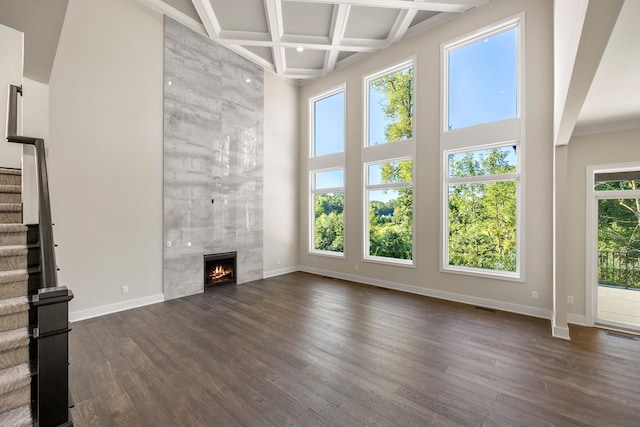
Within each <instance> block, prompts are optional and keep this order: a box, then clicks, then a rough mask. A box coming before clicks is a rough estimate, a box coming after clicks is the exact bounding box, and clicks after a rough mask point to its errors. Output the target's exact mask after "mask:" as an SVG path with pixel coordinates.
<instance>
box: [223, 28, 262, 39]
mask: <svg viewBox="0 0 640 427" xmlns="http://www.w3.org/2000/svg"><path fill="white" fill-rule="evenodd" d="M220 39H234V40H247V41H250V40H257V41H266V42H268V41H271V34H269V33H263V32H259V31H236V30H222V31H220Z"/></svg>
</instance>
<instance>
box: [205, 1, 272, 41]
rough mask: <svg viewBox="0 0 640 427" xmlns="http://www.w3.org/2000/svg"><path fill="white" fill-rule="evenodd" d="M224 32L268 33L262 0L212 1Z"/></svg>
mask: <svg viewBox="0 0 640 427" xmlns="http://www.w3.org/2000/svg"><path fill="white" fill-rule="evenodd" d="M210 1H211V6H213V11H214V13H215V15H216V17H217V18H218V22H219V23H220V26H221V27H222V29H223V30H233V31H251V32H262V33H264V32H267V31H269V27H268V26H267V19H266V14H265V9H264V2H263V1H262V0H210Z"/></svg>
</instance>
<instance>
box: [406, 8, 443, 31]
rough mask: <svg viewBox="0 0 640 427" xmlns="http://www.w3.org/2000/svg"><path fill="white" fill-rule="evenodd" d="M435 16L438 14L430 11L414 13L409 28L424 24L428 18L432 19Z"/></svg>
mask: <svg viewBox="0 0 640 427" xmlns="http://www.w3.org/2000/svg"><path fill="white" fill-rule="evenodd" d="M437 14H438V12H433V11H430V10H420V11H418V13H416V17H415V18H413V21H411V27H413V26H414V25H416V24H419V23H421V22H424V21H426V20H427V19H429V18H433V17H434V16H436V15H437Z"/></svg>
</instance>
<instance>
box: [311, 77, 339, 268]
mask: <svg viewBox="0 0 640 427" xmlns="http://www.w3.org/2000/svg"><path fill="white" fill-rule="evenodd" d="M340 92H342V93H343V94H344V105H343V117H344V120H343V123H344V126H343V130H342V132H343V140H344V147H343V151H342V152H338V153H331V154H325V155H321V156H315V155H314V154H315V103H316V102H317V101H320V100H322V99H325V98H328V97H330V96H333V95H336V94H338V93H340ZM308 108H309V145H308V149H309V154H308V156H307V177H308V178H307V180H308V187H307V194H308V197H309V203H308V205H307V208H308V214H307V219H308V228H307V231H308V242H309V243H308V245H307V253H308V254H309V255H319V256H328V257H331V258H345V257H346V255H345V254H346V250H347V238H346V235H347V234H346V233H347V221H346V215H347V192H346V179H347V167H346V166H347V165H346V145H347V138H346V137H347V120H346V117H347V84H346V83H342V84H340V85H338V86H334V87H332V88H330V89H328V90H325V91H322V92H319V93H317V94H315V95H312V96H310V97H309V99H308ZM334 170H342V171H343V182H342V187H334V188H323V189H316V188H315V180H314V177H315V174H316V173H322V172H330V171H334ZM325 193H334V194H335V193H342V194H343V195H344V200H343V225H342V233H343V237H344V241H343V246H342V252H333V251H325V250H320V249H315V196H316V195H317V194H325Z"/></svg>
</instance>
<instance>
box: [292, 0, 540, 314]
mask: <svg viewBox="0 0 640 427" xmlns="http://www.w3.org/2000/svg"><path fill="white" fill-rule="evenodd" d="M522 11H525V13H526V59H525V61H524V63H525V67H526V68H525V76H526V86H525V96H526V105H525V111H526V120H527V122H526V142H525V144H526V171H527V172H526V173H527V175H526V194H525V201H526V203H525V208H526V221H525V235H524V238H525V248H526V251H525V268H526V281H525V282H524V283H518V282H510V281H503V280H494V279H487V278H478V277H471V276H463V275H459V274H450V273H441V272H440V271H439V266H438V257H439V250H440V246H441V244H440V234H439V206H440V202H439V200H440V185H439V183H440V171H439V168H440V164H439V163H440V162H439V157H440V151H439V137H440V135H439V125H440V123H441V121H440V64H441V60H440V45H441V43H444V42H447V41H449V40H452V39H454V38H457V37H460V36H462V35H465V34H467V33H469V32H471V31H474V30H477V29H480V28H482V27H484V26H487V25H491V24H492V23H495V22H497V21H499V20H501V19H504V18H508V17H511V16H514V15H516V14H518V13H520V12H522ZM552 29H553V1H552V0H544V1H540V0H496V1H493V2H491V3H489V4H487V5H484V6H482V7H481V8H478V9H475V10H473V11H472V12H469V13H467V14H465V15H462V16H460V17H458V18H456V19H455V20H453V21H450V22H448V23H446V24H443V25H442V26H440V27H437V28H436V29H434V30H432V31H430V32H427V33H424V34H422V35H419V36H417V37H415V38H412V39H410V40H406V41H404V42H401V43H398V44H397V45H394V46H392V47H390V48H388V49H386V50H384V51H382V52H380V53H378V54H375V55H372V56H371V57H369V58H367V59H365V60H362V61H360V62H358V63H355V64H353V65H351V66H350V67H347V68H345V69H342V70H339V71H337V72H335V73H332V74H330V75H328V76H326V77H324V78H321V79H319V80H316V81H314V82H312V83H309V84H308V85H305V86H304V87H302V88H301V91H300V119H301V120H300V141H301V143H300V164H301V165H305V164H306V161H307V157H308V144H307V141H308V134H309V129H308V120H307V117H308V115H309V108H308V98H309V97H310V96H312V95H314V94H317V93H320V92H322V91H325V90H328V89H330V88H334V87H336V86H337V85H339V84H341V83H344V82H346V84H347V94H346V103H347V105H346V109H347V118H346V123H347V125H346V126H347V129H346V144H347V148H346V151H347V152H346V154H347V170H346V197H347V200H346V202H345V206H346V234H347V235H346V259H333V258H329V257H322V256H314V255H309V254H308V253H307V248H308V247H309V246H308V230H307V221H305V219H306V218H307V215H308V203H307V202H308V200H309V199H308V197H309V196H308V194H307V191H306V188H307V186H306V185H304V184H302V185H301V186H300V187H301V189H300V210H299V212H300V219H301V220H300V243H299V244H300V253H301V256H300V265H301V267H302V269H304V270H307V271H312V272H318V273H321V274H329V275H334V276H339V277H345V278H350V279H353V280H360V281H363V282H366V283H374V284H378V285H382V286H389V287H395V288H399V289H404V290H408V291H411V292H416V293H422V294H427V295H434V296H437V297H443V298H448V299H454V300H459V301H464V302H470V303H475V304H482V305H489V306H494V307H497V308H502V309H506V310H510V311H515V312H522V313H527V314H531V315H535V316H541V317H550V316H551V308H552V175H553V169H552V167H553V165H552V148H553V141H552V138H553V34H552V33H553V31H552ZM412 55H417V67H416V87H417V92H418V96H417V99H416V104H415V108H416V114H417V117H416V118H415V120H416V126H417V128H416V147H417V148H416V151H417V154H416V155H417V158H416V162H415V163H414V165H415V166H414V167H415V168H416V183H417V186H416V187H417V188H416V195H415V203H416V205H415V224H416V237H415V240H414V245H415V261H416V268H405V267H396V266H389V265H381V264H375V263H370V262H363V261H362V250H363V249H362V240H363V239H362V220H361V218H362V202H361V201H362V189H361V184H362V177H361V174H362V172H361V171H362V166H361V163H360V156H361V148H360V147H361V146H362V141H363V131H362V116H363V105H362V98H363V94H362V84H363V83H362V77H363V75H365V74H367V73H371V72H373V71H376V70H379V69H382V68H384V67H387V66H389V65H392V64H394V63H396V62H398V61H401V60H404V59H407V58H409V57H411V56H412ZM299 180H300V182H301V183H306V182H307V180H308V177H307V172H306V170H305V169H304V167H302V168H301V171H300V174H299ZM356 264H359V270H358V271H356V270H355V265H356ZM533 291H536V292H538V294H539V299H532V292H533Z"/></svg>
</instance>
